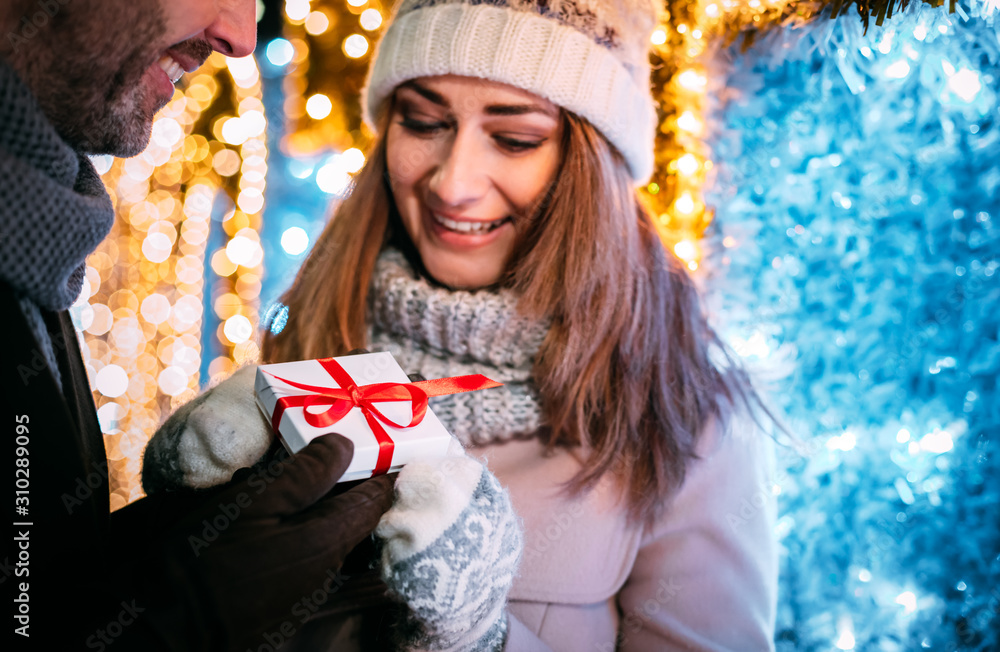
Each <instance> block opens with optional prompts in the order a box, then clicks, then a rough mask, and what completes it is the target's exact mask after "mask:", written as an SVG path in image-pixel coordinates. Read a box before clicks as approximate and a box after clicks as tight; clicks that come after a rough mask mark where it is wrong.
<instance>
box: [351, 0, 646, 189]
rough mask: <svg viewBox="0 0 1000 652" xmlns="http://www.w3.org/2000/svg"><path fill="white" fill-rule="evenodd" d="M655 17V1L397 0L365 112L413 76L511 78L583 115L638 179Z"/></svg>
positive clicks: (641, 177) (642, 169)
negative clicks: (399, 0)
mask: <svg viewBox="0 0 1000 652" xmlns="http://www.w3.org/2000/svg"><path fill="white" fill-rule="evenodd" d="M656 19H657V5H656V2H655V0H402V2H401V3H400V5H399V8H398V10H397V11H396V14H395V17H394V19H393V20H392V23H391V24H390V25H389V28H388V29H387V30H386V32H385V35H384V36H383V37H382V40H381V42H380V43H379V46H378V49H377V51H376V53H375V61H374V64H373V65H372V67H371V70H370V71H369V74H368V81H367V91H366V92H365V93H363V94H362V97H363V98H364V100H365V101H366V107H365V115H366V116H367V118H368V119H369V120H370V121H371V122H372V123H373V124H374V122H375V120H376V115H377V114H378V111H379V108H380V107H381V105H382V103H383V102H384V101H385V100H386V99H387V98H388V97H389V96H390V95H391V94H392V92H393V91H394V90H395V88H396V87H397V86H398V85H399V84H401V83H403V82H405V81H408V80H410V79H416V78H417V77H429V76H435V75H448V74H453V75H463V76H467V77H478V78H481V79H489V80H492V81H496V82H500V83H504V84H510V85H511V86H515V87H517V88H520V89H523V90H526V91H528V92H531V93H534V94H536V95H538V96H540V97H544V98H546V99H548V100H549V101H551V102H552V103H553V104H556V105H558V106H561V107H563V108H565V109H568V110H569V111H572V112H573V113H575V114H577V115H579V116H581V117H583V118H586V119H587V120H589V121H590V123H591V124H592V125H594V127H596V128H597V129H598V130H599V131H600V132H601V133H602V134H604V137H605V138H607V139H608V141H610V142H611V144H612V145H614V146H615V147H616V148H617V149H618V151H620V152H621V153H622V155H623V156H624V157H625V160H626V161H627V162H628V166H629V170H630V171H631V173H632V178H633V179H635V181H636V182H637V183H640V184H641V183H645V182H646V181H647V180H648V179H649V176H650V174H652V171H653V140H654V137H655V135H656V108H655V106H654V104H653V99H652V96H651V94H650V88H649V49H648V48H649V39H650V36H651V34H652V32H653V29H654V28H655V27H656Z"/></svg>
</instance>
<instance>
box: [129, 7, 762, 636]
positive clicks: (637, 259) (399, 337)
mask: <svg viewBox="0 0 1000 652" xmlns="http://www.w3.org/2000/svg"><path fill="white" fill-rule="evenodd" d="M655 18H656V15H655V8H654V7H653V6H652V5H651V4H648V3H642V2H631V3H626V2H620V1H618V0H599V1H589V2H585V1H583V0H561V1H559V0H557V1H556V2H551V1H547V2H537V1H536V0H491V1H490V2H489V3H484V2H481V1H480V0H466V1H462V0H404V2H403V3H402V5H401V7H400V8H399V10H398V12H397V14H396V16H395V18H394V20H393V22H392V24H391V25H390V27H389V29H388V30H387V33H386V35H385V37H384V38H383V41H382V42H381V44H380V46H379V51H378V52H377V54H376V59H375V62H374V64H373V68H372V71H371V74H370V79H369V84H368V89H367V111H368V113H369V116H370V118H371V119H372V121H373V122H374V123H375V125H376V126H377V132H378V134H379V137H378V138H377V139H376V141H375V143H374V145H373V147H372V149H371V151H370V153H369V158H368V161H367V164H366V166H365V168H364V169H363V170H361V171H360V172H359V173H358V175H357V177H356V183H355V187H354V190H353V191H352V193H351V194H350V196H349V197H347V198H346V199H345V200H344V201H343V202H342V204H341V205H340V206H339V207H338V209H337V211H336V214H335V216H334V218H333V219H332V221H331V222H330V223H329V225H328V226H327V228H326V230H325V231H324V233H323V234H322V235H321V237H320V239H319V240H318V241H317V243H316V246H315V248H314V250H313V251H312V253H311V254H310V256H309V258H308V259H307V260H306V262H305V264H304V265H303V267H302V269H301V270H300V272H299V274H298V277H297V278H296V280H295V282H294V284H293V286H292V287H291V289H290V290H289V291H288V292H287V293H286V295H285V296H284V298H283V303H284V304H285V305H286V306H287V323H286V324H285V325H284V326H283V328H278V327H277V326H278V324H277V322H276V323H273V324H272V326H271V329H270V332H268V333H267V334H266V336H265V338H264V343H263V358H264V360H265V361H267V362H279V361H288V360H301V359H309V358H319V357H326V356H332V355H343V354H345V353H346V352H348V351H350V350H352V349H355V348H358V347H368V348H370V349H373V350H388V351H390V352H392V353H393V355H394V356H395V357H396V359H397V360H398V361H399V363H400V364H401V366H403V368H405V369H407V370H408V371H411V372H418V373H420V374H421V375H423V376H425V377H427V378H435V377H443V376H453V375H460V374H466V373H483V374H486V375H487V376H490V377H492V378H495V379H496V380H499V381H501V382H503V383H504V387H503V388H499V389H497V390H490V391H484V392H474V393H470V394H460V395H454V396H448V397H441V398H439V399H435V400H434V402H433V403H432V408H433V409H434V411H435V413H436V414H437V415H438V416H439V417H441V419H442V421H443V422H444V423H445V425H446V426H447V427H448V428H449V430H451V432H453V433H454V434H455V435H456V436H457V437H458V439H459V440H461V441H462V443H463V444H465V446H466V447H467V448H468V451H469V452H470V453H471V454H472V455H473V456H475V457H476V458H478V459H480V460H483V461H484V462H485V463H486V464H487V466H488V468H489V471H490V472H492V474H493V475H494V476H495V477H496V478H497V479H498V480H499V483H500V484H502V485H503V486H504V487H506V488H507V490H508V491H509V494H510V500H511V502H512V504H513V507H514V510H515V511H516V512H517V514H518V515H519V516H520V517H521V518H522V519H523V528H524V553H523V556H522V559H521V561H520V569H519V572H518V574H517V577H516V579H514V581H513V586H512V587H511V588H510V591H509V593H507V594H506V602H505V603H504V602H503V599H502V597H501V604H500V609H501V610H502V612H503V621H504V623H503V624H504V626H505V627H506V632H505V633H503V634H502V636H501V638H500V639H498V640H499V645H505V646H506V647H505V649H509V650H548V649H554V650H584V649H588V650H613V649H624V650H654V649H655V650H662V649H705V650H720V649H730V650H736V649H739V650H768V649H772V647H773V643H772V636H773V621H774V610H775V599H776V573H777V570H776V566H777V564H776V553H775V543H774V541H773V540H772V531H773V519H774V505H773V497H772V494H771V486H772V481H771V479H770V478H771V475H770V474H771V473H772V471H771V469H770V462H769V455H770V449H769V448H768V443H769V442H768V440H767V439H766V438H765V437H763V436H761V435H760V434H759V431H757V430H756V429H755V428H754V427H753V426H754V419H753V417H752V416H751V415H752V413H753V410H752V409H751V405H759V401H758V400H757V398H756V395H755V394H754V393H753V390H752V388H751V387H750V385H749V383H748V382H747V379H746V375H745V374H744V373H743V372H742V371H741V370H740V368H739V367H738V366H737V365H736V364H735V363H734V361H733V359H732V358H731V357H730V356H729V354H728V353H726V350H725V348H724V346H723V345H722V344H721V343H720V341H719V339H718V338H717V336H716V335H715V333H714V332H713V331H712V330H711V329H710V327H709V326H708V324H707V323H706V321H705V318H704V316H703V314H702V312H701V310H700V308H699V305H698V298H697V295H696V291H695V289H694V287H693V285H692V283H691V280H690V278H689V277H688V275H687V273H686V271H685V268H684V266H683V265H682V264H681V263H680V262H679V261H677V260H676V259H675V258H673V257H672V256H671V255H669V254H668V253H667V252H665V250H664V248H663V246H662V244H661V241H660V239H659V236H658V233H657V229H656V227H655V222H654V220H653V219H651V217H650V216H649V214H648V213H647V212H646V211H645V210H644V209H643V207H642V206H641V205H640V203H639V201H638V199H637V195H636V191H635V187H636V185H638V184H641V183H643V182H644V181H645V179H647V178H648V176H649V174H650V172H651V168H652V160H653V157H652V146H653V136H654V133H655V125H656V118H655V111H654V106H653V102H652V99H651V97H650V92H649V65H648V54H647V49H646V48H647V44H648V42H649V41H648V39H649V35H650V34H651V32H652V30H653V28H654V27H655ZM238 376H240V374H237V377H238ZM237 377H234V379H233V380H231V381H229V382H230V383H236V382H242V383H243V384H244V386H245V385H246V378H248V377H249V373H244V374H243V380H238V379H237ZM223 385H225V383H224V384H223ZM245 393H246V392H245V391H244V394H243V395H245ZM207 430H210V428H208V429H207ZM193 436H196V437H202V439H201V440H199V441H201V442H202V443H200V444H199V446H201V447H203V448H205V447H207V449H214V448H218V449H221V448H223V445H222V444H221V443H218V442H216V443H213V439H212V436H211V435H210V434H200V435H197V434H196V435H193ZM269 442H270V440H269V438H268V436H266V435H264V436H260V437H258V439H257V440H256V443H254V444H253V445H252V446H248V447H247V450H246V451H245V452H244V453H242V457H240V456H235V457H234V458H232V459H231V460H229V461H228V462H222V463H220V462H218V461H217V458H218V455H215V457H214V458H213V459H216V462H215V464H216V466H218V467H220V468H219V470H218V472H217V473H216V475H215V476H212V478H209V479H205V478H207V477H208V476H205V478H200V479H199V478H194V477H193V476H192V477H188V478H185V482H187V483H188V484H192V485H197V484H199V483H201V484H210V483H212V482H217V481H221V480H223V479H225V478H228V474H231V473H232V470H233V468H236V467H238V466H239V465H245V464H247V463H249V462H252V461H253V460H254V459H256V458H257V457H259V455H260V454H261V452H262V451H263V448H264V447H266V446H267V444H268V443H269ZM156 443H157V442H155V441H154V443H153V444H151V449H155V448H156ZM209 457H210V456H209ZM237 458H239V459H237ZM204 459H205V458H204V457H203V458H202V460H201V461H202V462H204ZM148 466H149V463H148V462H147V467H148ZM195 466H196V465H195ZM186 468H193V466H192V464H191V463H188V464H187V467H186ZM409 469H410V467H407V470H404V472H403V473H404V474H406V473H408V472H409ZM147 472H148V471H147ZM413 473H417V471H413ZM189 475H190V474H189ZM209 475H211V474H209ZM402 478H403V475H402V474H401V480H402ZM397 488H398V485H397ZM399 500H400V503H398V504H397V507H394V508H393V509H394V510H395V513H397V514H399V513H402V512H404V511H405V509H406V508H407V507H408V506H407V505H403V504H402V503H403V502H404V501H403V500H402V499H399ZM393 514H394V511H390V512H389V514H387V515H386V517H385V518H384V519H383V526H384V527H382V528H381V529H380V531H379V534H380V535H382V536H383V538H385V539H387V540H388V541H389V542H390V545H389V548H390V549H391V548H392V546H391V542H392V540H393V536H396V535H399V529H398V528H397V529H396V530H394V529H393V527H390V526H393V524H394V523H397V521H405V519H404V518H402V517H400V519H397V521H394V520H393V518H392V515H393ZM418 520H419V519H418ZM387 524H388V525H387ZM397 524H398V523H397ZM387 581H389V583H390V586H391V587H392V586H394V585H393V583H392V578H389V580H387ZM394 588H396V587H394ZM397 593H400V591H397ZM504 593H506V591H504ZM404 599H405V595H404ZM408 605H409V606H410V607H411V609H415V607H414V602H413V601H408ZM491 617H492V616H491ZM487 621H489V622H487ZM483 622H484V623H485V625H482V623H479V622H478V621H477V624H476V626H477V627H479V626H480V625H482V627H481V628H480V630H477V632H478V631H482V630H483V629H484V628H487V627H488V626H492V621H490V620H489V618H487V619H486V620H485V621H483ZM484 640H485V639H477V640H475V641H471V642H470V641H464V642H461V643H459V644H456V645H452V644H451V643H448V644H445V643H442V642H441V641H429V642H428V640H427V639H426V638H425V639H423V643H422V644H426V645H429V646H431V647H436V648H437V649H482V647H483V646H484V645H485V643H483V641H484ZM418 642H419V641H418ZM453 642H454V641H452V643H453ZM411 643H413V641H411ZM414 644H416V643H414ZM495 644H496V640H494V643H493V644H491V645H494V647H492V648H491V649H496V648H495Z"/></svg>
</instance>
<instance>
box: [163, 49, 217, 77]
mask: <svg viewBox="0 0 1000 652" xmlns="http://www.w3.org/2000/svg"><path fill="white" fill-rule="evenodd" d="M166 55H167V56H168V57H170V58H171V59H173V60H174V61H176V62H177V63H178V64H180V67H181V68H182V69H183V70H184V72H194V71H195V70H197V69H198V68H201V64H203V63H205V59H206V58H207V57H205V58H199V57H194V56H192V55H190V54H188V53H186V52H183V51H182V50H181V49H180V48H178V47H172V48H169V49H168V50H167V51H166Z"/></svg>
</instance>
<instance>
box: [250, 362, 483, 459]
mask: <svg viewBox="0 0 1000 652" xmlns="http://www.w3.org/2000/svg"><path fill="white" fill-rule="evenodd" d="M317 362H318V363H320V365H322V367H323V369H325V370H326V372H327V373H328V374H330V376H331V377H333V380H334V381H336V383H337V384H338V385H339V387H320V386H316V385H306V384H303V383H297V382H295V381H293V380H288V379H287V378H281V377H280V376H275V375H274V374H269V375H270V376H272V377H274V378H277V379H278V380H280V381H281V382H283V383H286V384H288V385H291V386H292V387H296V388H298V389H304V390H306V391H308V392H312V393H311V394H300V395H296V396H284V397H281V398H279V399H278V402H277V404H276V405H275V406H274V414H272V415H271V427H272V428H273V429H274V432H275V433H277V432H278V424H279V423H280V422H281V416H282V415H283V414H284V413H285V410H287V409H288V408H290V407H301V408H304V410H303V414H304V416H305V420H306V423H308V424H309V425H310V426H313V427H314V428H326V427H327V426H331V425H333V424H335V423H337V422H338V421H340V420H341V419H342V418H344V416H345V415H346V414H347V413H348V412H350V411H351V410H352V409H353V408H355V407H358V408H361V412H362V414H364V415H365V419H366V420H367V421H368V425H369V427H371V429H372V432H373V433H374V434H375V439H376V440H378V447H379V448H378V460H377V462H376V463H375V470H374V471H373V472H372V475H373V476H376V475H381V474H383V473H386V472H388V470H389V468H390V467H391V466H392V453H393V450H394V449H395V443H394V442H393V441H392V438H391V437H390V436H389V433H387V432H386V431H385V428H383V427H382V424H380V423H379V421H381V422H383V423H385V424H388V425H390V426H394V427H396V428H412V427H413V426H415V425H417V424H418V423H420V422H421V421H423V419H424V415H425V414H427V398H428V397H430V396H444V395H445V394H458V393H460V392H471V391H474V390H477V389H489V388H491V387H499V386H500V385H501V383H498V382H496V381H494V380H490V379H489V378H487V377H486V376H483V375H480V374H475V375H472V376H456V377H454V378H438V379H436V380H423V381H420V382H417V383H375V384H372V385H361V386H358V385H357V384H356V383H355V382H354V379H353V378H351V375H350V374H348V373H347V372H346V371H344V368H343V367H341V366H340V364H339V363H338V362H337V361H336V360H335V359H333V358H324V359H322V360H317ZM265 373H267V372H265ZM390 401H409V402H411V403H412V405H411V411H412V418H411V419H410V422H409V423H408V424H401V423H396V422H395V421H393V420H392V419H390V418H389V417H387V416H385V415H384V414H382V412H381V411H379V409H378V408H377V407H375V403H379V402H390ZM323 405H328V406H329V407H328V408H327V409H326V410H324V411H323V412H310V411H309V408H310V407H316V406H323Z"/></svg>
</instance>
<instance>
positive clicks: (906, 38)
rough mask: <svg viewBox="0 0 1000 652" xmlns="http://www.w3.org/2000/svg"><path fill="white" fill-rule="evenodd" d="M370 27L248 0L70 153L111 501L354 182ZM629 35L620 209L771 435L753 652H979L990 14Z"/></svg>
mask: <svg viewBox="0 0 1000 652" xmlns="http://www.w3.org/2000/svg"><path fill="white" fill-rule="evenodd" d="M387 1H390V2H391V0H387ZM935 4H937V5H939V6H934V5H935ZM391 9H392V7H391V4H381V3H380V2H379V1H378V0H312V1H311V2H310V0H269V1H267V2H263V3H260V4H259V5H258V16H259V37H258V38H259V40H258V47H257V51H256V53H255V54H254V55H253V56H251V57H247V58H244V59H229V60H227V59H225V58H222V57H220V56H217V55H215V56H213V58H211V59H210V60H209V61H208V62H207V63H206V65H205V66H204V67H203V68H202V69H201V70H199V71H198V72H197V73H193V74H190V75H186V76H185V78H184V79H183V80H182V81H181V82H179V85H178V91H177V92H176V94H175V96H174V99H173V101H172V102H171V103H170V105H169V106H168V107H167V108H166V109H165V110H164V111H163V112H162V113H161V114H160V115H159V117H158V118H157V120H156V123H155V125H154V129H153V138H152V142H151V144H150V146H149V148H148V149H147V150H146V151H145V152H144V153H143V154H142V155H140V156H138V157H136V158H133V159H128V160H116V159H111V158H108V157H101V158H97V159H95V163H96V164H97V166H98V169H99V171H100V172H101V173H102V175H103V177H104V180H105V182H106V183H107V185H108V187H109V190H110V191H111V193H112V197H113V199H114V201H115V204H116V207H117V211H118V219H117V222H116V225H115V227H114V230H113V232H112V235H111V237H110V238H109V239H108V240H107V242H105V243H104V244H103V245H102V246H101V248H100V250H99V251H98V252H97V253H95V254H94V255H93V256H91V258H90V259H89V261H88V268H87V280H86V283H85V285H84V290H83V293H82V294H81V296H80V298H79V300H78V301H77V304H76V305H75V306H74V308H73V311H72V312H73V315H74V319H75V321H76V325H77V327H78V328H79V329H80V331H81V341H82V348H83V351H84V355H85V356H86V357H87V358H88V359H87V368H88V373H89V374H90V380H91V384H92V386H93V387H94V398H95V401H96V403H97V407H98V415H99V417H100V420H101V425H102V428H103V429H104V431H105V433H106V448H107V451H108V456H109V459H110V462H111V464H110V471H111V474H112V487H113V494H112V506H113V508H119V507H122V506H124V505H125V504H127V503H129V502H131V501H133V500H136V499H137V498H139V497H141V496H142V492H141V487H140V483H139V479H138V473H139V469H140V466H141V455H142V450H143V448H144V447H145V444H146V442H147V441H148V438H149V436H150V435H151V434H152V432H153V431H155V429H156V427H157V426H158V425H159V423H160V422H161V421H162V420H163V419H164V418H166V416H167V415H168V414H169V413H170V411H171V410H172V409H173V408H174V407H176V406H177V405H179V404H181V403H183V402H185V401H187V400H189V399H190V398H192V397H193V396H194V395H195V394H196V393H197V391H198V390H199V389H201V388H204V387H205V386H207V385H208V384H210V383H211V382H214V381H217V380H219V379H221V378H224V377H225V376H227V375H228V374H229V373H231V371H232V370H233V369H234V368H235V367H237V366H239V365H240V364H243V363H246V362H248V361H253V360H255V359H256V357H257V355H258V348H257V342H258V341H259V335H260V334H259V327H260V325H261V324H262V323H269V324H271V326H272V327H273V328H280V327H281V324H282V313H281V310H282V308H281V306H280V304H279V303H278V302H277V299H278V297H279V296H280V294H281V293H282V292H283V291H284V290H285V289H286V288H287V287H288V285H289V284H290V282H291V280H292V278H293V277H294V274H295V272H296V270H297V269H298V266H299V265H300V264H301V262H302V260H303V258H304V256H305V255H306V254H307V253H308V251H309V248H310V246H311V245H312V243H313V241H314V240H315V238H316V237H317V236H318V234H319V232H320V231H321V230H322V228H323V226H324V224H325V222H326V220H327V217H328V215H329V214H330V206H331V204H332V203H333V202H336V201H337V199H338V198H340V197H342V196H343V195H344V193H345V192H346V191H348V189H349V188H350V184H351V178H352V175H353V174H354V173H355V172H357V171H358V170H359V169H360V168H361V167H362V166H363V165H364V162H365V155H364V152H365V151H366V147H367V146H368V144H369V143H370V142H371V138H372V134H371V132H370V130H369V129H368V128H367V126H366V125H365V124H364V122H363V120H362V117H361V104H360V92H361V89H362V87H363V85H364V77H365V72H366V70H367V67H368V65H369V63H370V60H371V55H372V51H373V48H374V46H375V43H377V39H378V35H379V33H380V32H381V30H382V29H383V27H384V22H385V21H386V20H387V19H388V16H389V15H390V12H391ZM651 46H652V48H653V51H654V63H655V68H654V79H653V83H654V94H655V96H656V97H657V99H658V101H659V104H660V119H661V129H660V133H659V134H658V141H657V154H656V160H657V171H656V174H655V175H654V177H653V180H652V181H651V182H650V183H649V184H648V185H647V186H645V187H644V188H642V189H641V196H642V198H643V201H645V202H646V203H647V204H648V206H649V207H650V209H651V210H652V211H653V212H654V214H655V215H656V216H657V217H658V219H659V220H660V222H661V224H662V225H663V227H664V234H665V245H666V246H667V247H669V248H670V250H671V251H673V252H674V254H675V255H676V256H678V257H679V258H680V259H682V260H684V261H685V263H686V264H687V265H688V267H689V269H690V270H691V273H692V275H693V276H694V277H695V279H696V280H697V282H698V283H699V284H700V285H701V286H702V288H703V289H704V292H705V297H706V306H707V308H708V310H709V312H710V314H711V316H712V319H713V321H714V323H715V324H716V326H717V328H718V329H719V330H720V332H721V333H722V335H723V337H724V339H725V340H726V341H727V342H728V343H729V344H730V345H731V346H732V347H733V348H734V349H735V350H736V352H737V353H738V354H739V355H740V356H741V357H742V358H743V360H744V361H745V362H746V363H747V365H748V366H750V367H751V368H753V369H754V371H755V372H756V373H757V375H758V377H759V378H760V381H761V383H762V387H763V388H764V389H766V390H767V392H768V394H769V396H770V400H771V401H772V403H773V404H774V405H775V407H776V409H777V410H778V411H779V412H780V413H781V414H783V415H785V418H786V420H787V423H788V424H789V426H790V429H791V430H792V431H793V432H794V433H795V435H796V437H797V440H796V441H789V442H784V444H783V445H782V446H781V448H780V456H781V464H780V465H779V467H780V470H779V472H778V474H777V475H776V477H775V478H773V484H772V485H771V486H769V487H765V488H762V490H763V491H770V492H772V493H774V494H777V495H778V500H779V509H780V514H779V517H780V518H779V521H778V523H777V532H776V534H777V536H778V537H779V539H780V541H781V544H782V575H781V594H780V600H779V614H778V628H777V635H776V644H777V647H778V649H779V650H838V649H839V650H853V649H857V650H921V649H926V650H983V651H985V650H998V649H1000V395H998V391H997V378H998V375H1000V269H998V268H1000V226H998V224H997V223H998V220H1000V124H998V123H1000V108H998V104H1000V102H998V95H1000V3H998V1H997V0H963V1H960V2H956V3H952V4H951V5H950V6H943V5H941V2H940V1H939V0H938V1H937V2H932V3H920V2H911V3H909V4H908V5H907V6H905V7H902V6H900V3H899V2H889V1H888V0H881V1H880V0H871V1H870V2H859V3H852V2H822V1H814V2H769V1H767V0H739V1H737V0H698V1H697V2H665V4H664V18H663V24H662V25H661V27H660V29H658V30H657V31H656V33H654V35H653V42H652V43H651ZM755 500H756V501H757V502H758V504H759V501H760V496H756V497H755V496H747V500H746V509H747V510H748V513H752V512H753V510H755V509H756V507H755V502H754V501H755ZM731 516H732V518H731V523H732V524H733V527H734V528H738V527H739V522H740V519H741V518H746V517H747V516H746V514H742V515H741V514H734V515H731Z"/></svg>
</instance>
